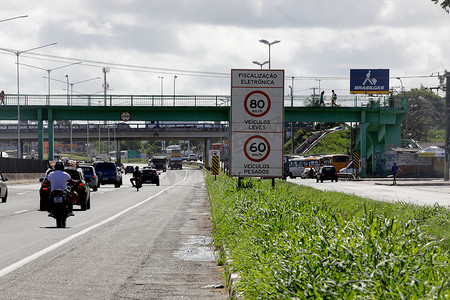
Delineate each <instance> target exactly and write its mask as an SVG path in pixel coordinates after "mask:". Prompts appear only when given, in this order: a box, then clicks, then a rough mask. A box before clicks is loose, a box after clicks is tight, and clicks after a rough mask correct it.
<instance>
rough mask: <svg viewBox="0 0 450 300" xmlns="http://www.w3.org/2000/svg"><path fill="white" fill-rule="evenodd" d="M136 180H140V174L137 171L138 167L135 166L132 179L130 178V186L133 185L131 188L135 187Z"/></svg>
mask: <svg viewBox="0 0 450 300" xmlns="http://www.w3.org/2000/svg"><path fill="white" fill-rule="evenodd" d="M137 180H142V172H141V171H139V166H136V167H135V168H134V171H133V177H132V178H130V182H131V184H132V185H133V187H135V186H136V182H137Z"/></svg>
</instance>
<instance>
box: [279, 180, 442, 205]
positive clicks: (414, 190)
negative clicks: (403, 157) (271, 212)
mask: <svg viewBox="0 0 450 300" xmlns="http://www.w3.org/2000/svg"><path fill="white" fill-rule="evenodd" d="M287 181H289V182H293V183H295V184H300V185H306V186H310V187H313V188H316V189H319V190H324V191H337V192H342V193H346V194H354V195H357V196H360V197H364V198H369V199H373V200H378V201H386V202H400V201H401V202H405V203H411V204H417V205H434V204H435V203H438V204H439V205H440V206H449V205H450V184H448V182H447V183H444V181H443V180H422V181H420V180H408V179H403V178H402V179H399V181H398V184H397V185H392V184H391V180H368V179H366V180H362V181H350V180H339V181H338V182H331V181H330V180H327V181H324V182H323V183H320V182H319V183H317V182H316V180H315V179H301V178H296V179H290V178H288V179H287Z"/></svg>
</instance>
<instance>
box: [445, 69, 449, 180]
mask: <svg viewBox="0 0 450 300" xmlns="http://www.w3.org/2000/svg"><path fill="white" fill-rule="evenodd" d="M445 80H446V84H445V125H446V126H445V162H444V180H445V181H448V180H449V159H450V72H445Z"/></svg>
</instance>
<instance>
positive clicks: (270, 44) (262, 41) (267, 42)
mask: <svg viewBox="0 0 450 300" xmlns="http://www.w3.org/2000/svg"><path fill="white" fill-rule="evenodd" d="M259 41H260V42H261V43H263V44H266V45H268V46H269V70H270V69H271V67H270V47H271V46H272V45H274V44H277V43H279V42H281V41H273V42H269V41H267V40H259Z"/></svg>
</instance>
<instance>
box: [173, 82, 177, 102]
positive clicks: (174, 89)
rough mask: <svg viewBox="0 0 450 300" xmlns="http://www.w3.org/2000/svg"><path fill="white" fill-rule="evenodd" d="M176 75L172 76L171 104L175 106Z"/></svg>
mask: <svg viewBox="0 0 450 300" xmlns="http://www.w3.org/2000/svg"><path fill="white" fill-rule="evenodd" d="M177 78H178V77H177V75H174V76H173V106H175V80H176V79H177Z"/></svg>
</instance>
